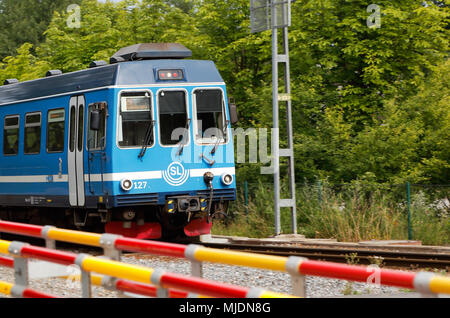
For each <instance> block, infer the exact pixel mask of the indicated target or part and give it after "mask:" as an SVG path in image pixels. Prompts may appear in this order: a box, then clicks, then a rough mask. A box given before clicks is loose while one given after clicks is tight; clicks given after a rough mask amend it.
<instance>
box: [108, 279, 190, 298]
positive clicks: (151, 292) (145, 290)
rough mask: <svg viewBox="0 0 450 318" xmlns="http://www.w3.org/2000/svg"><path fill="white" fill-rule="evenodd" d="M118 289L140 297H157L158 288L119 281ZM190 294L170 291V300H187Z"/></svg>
mask: <svg viewBox="0 0 450 318" xmlns="http://www.w3.org/2000/svg"><path fill="white" fill-rule="evenodd" d="M116 288H117V289H118V290H121V291H125V292H130V293H135V294H139V295H144V296H149V297H156V293H157V288H156V287H155V286H152V285H146V284H141V283H135V282H131V281H126V280H123V279H119V280H117V281H116ZM187 296H188V293H186V292H182V291H178V290H173V289H172V290H169V298H186V297H187Z"/></svg>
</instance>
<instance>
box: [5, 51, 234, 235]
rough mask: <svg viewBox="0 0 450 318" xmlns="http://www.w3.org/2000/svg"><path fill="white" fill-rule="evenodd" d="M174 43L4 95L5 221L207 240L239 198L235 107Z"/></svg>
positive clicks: (121, 54)
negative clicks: (217, 221)
mask: <svg viewBox="0 0 450 318" xmlns="http://www.w3.org/2000/svg"><path fill="white" fill-rule="evenodd" d="M191 56H192V53H191V51H190V50H188V49H187V48H185V47H184V46H182V45H180V44H176V43H147V44H137V45H133V46H129V47H126V48H122V49H120V50H119V51H118V52H117V53H116V54H114V55H113V56H112V57H111V59H110V61H109V64H108V63H107V62H105V61H95V62H92V63H91V65H90V67H89V68H88V69H86V70H81V71H77V72H71V73H66V74H63V73H62V72H60V71H58V70H52V71H49V72H47V75H46V77H45V78H41V79H37V80H32V81H26V82H18V81H17V80H15V79H10V80H6V81H5V83H4V85H3V86H2V87H0V124H1V127H0V218H1V219H9V220H16V221H22V222H29V223H40V224H42V223H46V224H54V225H57V226H64V227H74V228H78V229H91V230H92V229H93V228H95V230H100V231H102V230H105V231H106V232H110V233H116V234H122V235H125V236H129V237H137V238H141V239H158V238H162V239H172V238H174V237H177V236H182V237H183V236H184V237H186V236H187V237H195V236H199V235H201V234H207V233H210V229H211V226H212V218H213V217H214V216H215V215H218V214H222V213H226V211H227V208H228V204H229V202H230V201H232V200H235V197H236V183H235V165H234V146H233V137H232V130H231V124H232V123H235V122H236V121H237V113H236V107H235V105H234V104H232V103H229V102H228V97H227V92H226V86H225V83H224V81H223V79H222V78H221V76H220V74H219V72H218V70H217V68H216V66H215V65H214V63H213V62H211V61H202V60H190V59H186V58H189V57H191Z"/></svg>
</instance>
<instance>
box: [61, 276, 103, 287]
mask: <svg viewBox="0 0 450 318" xmlns="http://www.w3.org/2000/svg"><path fill="white" fill-rule="evenodd" d="M59 278H61V279H66V280H67V279H70V280H71V281H75V282H79V281H81V275H74V276H72V275H70V276H60V277H59ZM102 278H103V276H100V275H91V284H92V285H95V286H101V285H102Z"/></svg>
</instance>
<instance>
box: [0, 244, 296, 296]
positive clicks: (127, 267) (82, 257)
mask: <svg viewBox="0 0 450 318" xmlns="http://www.w3.org/2000/svg"><path fill="white" fill-rule="evenodd" d="M13 243H16V244H15V245H13ZM11 249H17V250H14V251H11ZM0 253H3V254H12V255H16V256H20V257H25V258H35V259H40V260H44V261H50V262H55V263H59V264H63V265H71V264H76V265H79V266H80V268H81V269H82V270H84V271H87V272H95V273H99V274H103V275H107V276H112V277H117V278H121V279H126V280H131V281H136V282H140V283H146V284H153V285H157V286H159V287H161V288H176V289H180V290H184V291H188V292H192V293H200V294H203V295H206V296H210V297H232V298H245V297H252V298H260V297H261V298H265V297H278V298H286V297H293V296H291V295H287V294H281V293H273V292H270V291H266V290H260V289H250V288H245V287H240V286H235V285H231V284H223V283H217V282H213V281H209V280H206V279H203V278H198V277H188V276H184V275H179V274H173V273H169V272H165V271H161V270H154V269H152V268H148V267H143V266H137V265H132V264H125V263H121V262H118V261H112V260H108V259H103V258H99V257H93V256H89V255H86V254H74V253H69V252H62V251H57V250H52V249H48V248H43V247H36V246H32V245H28V244H21V245H20V247H18V245H17V242H9V241H4V240H0Z"/></svg>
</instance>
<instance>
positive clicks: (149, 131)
mask: <svg viewBox="0 0 450 318" xmlns="http://www.w3.org/2000/svg"><path fill="white" fill-rule="evenodd" d="M153 127H155V121H154V120H151V121H150V124H149V125H148V128H147V131H146V132H145V138H144V144H143V145H142V148H141V152H140V153H139V155H138V158H139V159H141V160H142V157H144V155H145V152H146V151H147V147H148V143H149V142H150V140H151V138H152V137H153Z"/></svg>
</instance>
